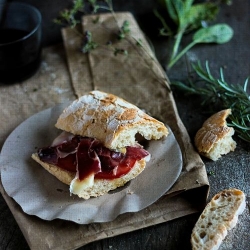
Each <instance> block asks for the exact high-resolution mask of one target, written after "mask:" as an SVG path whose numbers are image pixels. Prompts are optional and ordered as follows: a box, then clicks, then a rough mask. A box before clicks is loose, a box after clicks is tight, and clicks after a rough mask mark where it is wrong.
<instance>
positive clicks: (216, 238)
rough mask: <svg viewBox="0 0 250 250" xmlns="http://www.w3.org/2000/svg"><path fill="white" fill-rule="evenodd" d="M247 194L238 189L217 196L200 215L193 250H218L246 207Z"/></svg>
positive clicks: (222, 192) (192, 237) (193, 234)
mask: <svg viewBox="0 0 250 250" xmlns="http://www.w3.org/2000/svg"><path fill="white" fill-rule="evenodd" d="M245 199H246V198H245V194H244V193H243V192H242V191H241V190H238V189H228V190H223V191H221V192H220V193H218V194H216V195H215V196H214V197H213V198H212V200H211V201H210V202H209V203H208V204H207V206H206V207H205V209H204V211H203V212H202V214H201V215H200V217H199V219H198V221H197V223H196V224H195V227H194V228H193V231H192V235H191V245H192V249H193V250H216V249H218V248H219V246H220V244H221V242H222V241H223V239H224V238H225V237H226V235H227V232H228V230H230V229H232V228H233V227H234V226H235V225H236V223H237V221H238V216H239V215H240V214H241V213H242V212H243V211H244V209H245V207H246V202H245Z"/></svg>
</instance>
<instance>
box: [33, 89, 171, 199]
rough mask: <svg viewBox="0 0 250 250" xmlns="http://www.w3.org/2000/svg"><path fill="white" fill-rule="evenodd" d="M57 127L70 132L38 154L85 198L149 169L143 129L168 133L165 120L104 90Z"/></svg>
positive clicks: (154, 134) (156, 135) (71, 109)
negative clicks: (143, 144)
mask: <svg viewBox="0 0 250 250" xmlns="http://www.w3.org/2000/svg"><path fill="white" fill-rule="evenodd" d="M55 126H56V127H57V128H58V129H60V130H62V131H64V132H63V133H62V134H61V135H60V136H59V137H58V138H56V139H55V140H54V142H53V143H52V144H51V145H50V146H49V147H45V148H42V149H39V150H38V152H37V153H34V154H33V155H32V158H33V159H34V160H35V161H37V162H38V163H39V164H40V165H41V166H43V167H44V168H45V169H46V170H47V171H48V172H50V173H51V174H52V175H54V176H55V177H56V178H57V179H59V180H60V181H62V182H63V183H65V184H67V185H69V186H70V192H71V193H73V194H76V195H78V196H79V197H81V198H84V199H89V198H90V197H97V196H100V195H103V194H105V193H107V192H109V191H110V190H113V189H116V188H117V187H120V186H123V185H124V184H126V183H127V182H128V181H130V180H132V179H134V178H135V177H136V176H138V175H139V174H140V173H141V172H142V171H143V170H144V168H145V165H146V161H148V160H149V158H150V154H149V153H148V152H147V151H146V150H145V149H143V147H142V146H141V145H139V143H138V142H137V139H136V138H137V137H136V136H137V134H140V136H142V137H144V138H145V139H147V140H152V139H160V138H162V137H163V136H167V135H168V129H167V128H166V126H165V125H164V124H163V123H162V122H159V121H157V120H156V119H154V118H152V117H150V116H149V115H147V114H145V113H144V112H143V111H142V110H141V109H139V108H138V107H136V106H135V105H133V104H131V103H128V102H126V101H125V100H123V99H121V98H119V97H117V96H115V95H112V94H108V93H104V92H100V91H92V92H90V93H89V94H87V95H84V96H82V97H80V98H79V99H77V100H76V101H74V102H73V103H72V104H71V105H70V106H68V107H67V108H66V109H65V110H64V111H63V112H62V114H61V115H60V116H59V118H58V120H57V122H56V125H55Z"/></svg>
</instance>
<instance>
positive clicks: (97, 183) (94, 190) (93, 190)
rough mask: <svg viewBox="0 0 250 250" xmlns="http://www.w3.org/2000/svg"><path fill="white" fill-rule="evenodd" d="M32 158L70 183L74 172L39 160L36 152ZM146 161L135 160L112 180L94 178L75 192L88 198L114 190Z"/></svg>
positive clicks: (132, 176) (133, 176)
mask: <svg viewBox="0 0 250 250" xmlns="http://www.w3.org/2000/svg"><path fill="white" fill-rule="evenodd" d="M32 158H33V159H34V160H35V161H36V162H37V163H39V164H40V165H41V166H42V167H43V168H44V169H46V170H47V171H48V172H49V173H51V174H52V175H54V176H55V177H56V178H57V179H58V180H60V181H61V182H63V183H64V184H66V185H70V184H71V182H72V180H73V179H74V178H75V175H76V173H73V172H70V171H67V170H64V169H61V168H59V167H57V166H55V165H53V164H48V163H45V162H43V161H41V160H40V158H39V156H38V154H37V153H34V154H32ZM145 166H146V161H145V160H144V159H142V160H140V161H137V162H136V163H135V165H134V166H133V168H132V169H131V170H130V171H129V172H128V173H127V174H126V175H124V176H122V177H120V178H116V179H112V180H108V179H107V180H106V179H95V180H94V185H93V186H92V187H89V188H86V189H84V190H82V191H81V192H80V193H79V194H77V195H78V196H79V197H80V198H83V199H89V198H90V197H98V196H101V195H104V194H106V193H108V192H109V191H111V190H114V189H116V188H118V187H121V186H124V185H125V184H126V183H127V182H129V181H130V180H132V179H134V178H135V177H136V176H138V175H139V174H140V173H141V172H142V171H143V170H144V168H145Z"/></svg>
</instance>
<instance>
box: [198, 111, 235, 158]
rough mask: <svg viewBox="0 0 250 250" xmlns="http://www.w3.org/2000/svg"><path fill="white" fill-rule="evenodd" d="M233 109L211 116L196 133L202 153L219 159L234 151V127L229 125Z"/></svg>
mask: <svg viewBox="0 0 250 250" xmlns="http://www.w3.org/2000/svg"><path fill="white" fill-rule="evenodd" d="M230 114H231V109H225V110H222V111H220V112H218V113H216V114H214V115H212V116H211V117H209V118H208V119H207V120H206V121H205V122H204V123H203V125H202V127H201V128H200V129H199V130H198V132H197V133H196V135H195V139H194V143H195V146H196V148H197V150H198V152H199V153H200V154H201V155H204V156H206V157H207V158H209V159H211V160H213V161H217V160H218V159H219V158H220V157H221V156H222V155H225V154H227V153H229V152H230V151H234V149H235V148H236V142H235V141H234V140H233V138H232V136H233V135H234V129H233V128H232V127H228V126H227V122H226V119H227V117H228V116H229V115H230Z"/></svg>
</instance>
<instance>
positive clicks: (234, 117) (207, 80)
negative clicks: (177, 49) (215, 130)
mask: <svg viewBox="0 0 250 250" xmlns="http://www.w3.org/2000/svg"><path fill="white" fill-rule="evenodd" d="M193 69H194V71H195V73H196V74H197V77H198V79H197V80H196V81H195V82H194V81H191V80H189V81H188V82H186V83H183V82H180V81H173V82H172V83H171V85H172V86H174V87H175V88H177V89H179V90H183V91H184V92H185V94H193V95H199V96H202V98H204V99H203V102H202V105H209V106H210V107H211V108H212V109H213V108H215V107H216V110H214V111H213V112H217V111H218V108H219V109H227V108H231V110H232V114H231V115H230V116H229V117H228V119H229V120H230V122H229V123H228V124H229V126H232V127H234V128H235V131H236V132H237V133H238V135H239V137H240V138H241V139H243V140H245V141H247V142H250V95H249V94H248V93H247V91H248V78H247V79H246V80H245V83H244V85H243V86H242V85H232V84H228V83H227V82H226V81H225V78H224V73H223V69H222V68H220V78H215V77H214V76H213V75H212V73H211V71H210V68H209V63H208V62H206V65H205V69H204V68H203V67H202V65H201V63H200V62H198V63H197V64H193Z"/></svg>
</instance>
